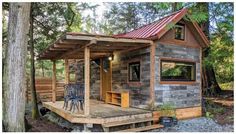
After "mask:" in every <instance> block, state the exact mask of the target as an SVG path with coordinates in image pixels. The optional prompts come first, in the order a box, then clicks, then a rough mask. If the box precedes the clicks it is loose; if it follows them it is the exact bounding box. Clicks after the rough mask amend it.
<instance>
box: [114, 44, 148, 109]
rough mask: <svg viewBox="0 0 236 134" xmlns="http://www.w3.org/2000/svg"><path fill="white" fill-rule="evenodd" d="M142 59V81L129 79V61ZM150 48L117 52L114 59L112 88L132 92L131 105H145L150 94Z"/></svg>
mask: <svg viewBox="0 0 236 134" xmlns="http://www.w3.org/2000/svg"><path fill="white" fill-rule="evenodd" d="M137 61H140V66H141V67H140V68H141V75H140V76H141V78H140V82H129V81H128V66H129V63H132V62H137ZM149 89H150V49H149V48H144V49H140V50H136V51H131V52H127V53H115V54H114V60H113V61H112V90H114V91H119V90H126V91H129V93H130V105H131V106H133V107H143V106H144V105H145V104H146V103H147V101H149V98H150V97H149V96H150V92H149V91H150V90H149Z"/></svg>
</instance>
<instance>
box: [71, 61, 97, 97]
mask: <svg viewBox="0 0 236 134" xmlns="http://www.w3.org/2000/svg"><path fill="white" fill-rule="evenodd" d="M73 68H75V69H74V70H75V72H76V76H77V81H76V82H78V83H84V62H77V63H76V64H74V65H73ZM90 98H91V99H99V98H100V68H99V65H97V64H96V63H95V62H93V61H91V62H90Z"/></svg>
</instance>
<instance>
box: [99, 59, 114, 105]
mask: <svg viewBox="0 0 236 134" xmlns="http://www.w3.org/2000/svg"><path fill="white" fill-rule="evenodd" d="M103 62H104V60H103V58H100V100H102V101H105V98H103V80H104V79H103V77H102V76H103V73H104V71H103V69H104V65H103ZM109 67H110V68H109V73H110V84H109V90H110V91H112V61H110V60H109Z"/></svg>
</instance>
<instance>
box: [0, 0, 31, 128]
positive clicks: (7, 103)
mask: <svg viewBox="0 0 236 134" xmlns="http://www.w3.org/2000/svg"><path fill="white" fill-rule="evenodd" d="M29 14H30V3H10V9H9V23H8V41H9V42H8V46H7V52H6V62H5V63H6V65H5V67H4V71H3V114H2V115H3V131H12V132H14V131H21V132H22V131H25V123H24V115H25V92H26V54H27V39H28V36H27V34H28V32H29Z"/></svg>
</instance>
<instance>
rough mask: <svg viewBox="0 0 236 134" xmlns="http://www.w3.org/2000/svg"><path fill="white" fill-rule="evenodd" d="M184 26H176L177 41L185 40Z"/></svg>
mask: <svg viewBox="0 0 236 134" xmlns="http://www.w3.org/2000/svg"><path fill="white" fill-rule="evenodd" d="M184 36H185V33H184V25H183V24H176V26H175V39H177V40H184Z"/></svg>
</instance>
